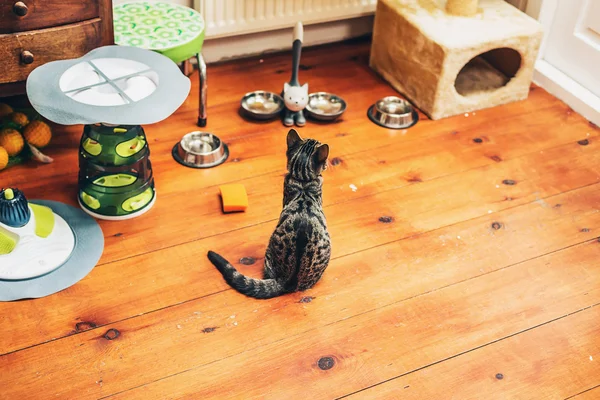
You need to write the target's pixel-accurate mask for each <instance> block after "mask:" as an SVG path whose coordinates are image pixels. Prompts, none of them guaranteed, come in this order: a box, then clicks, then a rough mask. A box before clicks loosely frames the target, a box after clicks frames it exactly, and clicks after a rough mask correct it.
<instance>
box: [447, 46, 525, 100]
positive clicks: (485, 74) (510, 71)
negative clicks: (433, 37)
mask: <svg viewBox="0 0 600 400" xmlns="http://www.w3.org/2000/svg"><path fill="white" fill-rule="evenodd" d="M521 61H522V60H521V55H520V54H519V52H518V51H516V50H514V49H510V48H508V47H503V48H498V49H493V50H490V51H487V52H485V53H482V54H480V55H478V56H476V57H474V58H472V59H471V60H470V61H469V62H468V63H467V64H466V65H465V66H464V67H462V69H461V70H460V72H459V73H458V75H457V76H456V80H455V82H454V87H455V88H456V91H457V92H458V93H459V94H460V95H462V96H472V95H476V94H480V93H483V92H489V91H493V90H496V89H499V88H501V87H503V86H506V85H507V84H508V82H510V80H511V79H512V78H514V77H515V75H516V74H517V72H518V71H519V69H520V68H521Z"/></svg>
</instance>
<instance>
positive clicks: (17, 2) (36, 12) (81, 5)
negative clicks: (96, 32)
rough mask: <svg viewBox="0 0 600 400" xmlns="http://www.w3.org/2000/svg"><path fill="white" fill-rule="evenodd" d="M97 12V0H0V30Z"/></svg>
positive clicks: (50, 23)
mask: <svg viewBox="0 0 600 400" xmlns="http://www.w3.org/2000/svg"><path fill="white" fill-rule="evenodd" d="M99 16H100V7H99V1H98V0H0V34H1V33H14V32H24V31H30V30H34V29H41V28H50V27H53V26H59V25H66V24H71V23H74V22H80V21H85V20H88V19H93V18H97V17H99Z"/></svg>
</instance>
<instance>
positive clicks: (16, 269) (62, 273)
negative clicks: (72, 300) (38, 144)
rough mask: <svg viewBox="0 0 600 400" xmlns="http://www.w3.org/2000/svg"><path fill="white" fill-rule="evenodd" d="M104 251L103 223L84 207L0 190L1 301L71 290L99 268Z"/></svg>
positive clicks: (13, 190)
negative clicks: (95, 268)
mask: <svg viewBox="0 0 600 400" xmlns="http://www.w3.org/2000/svg"><path fill="white" fill-rule="evenodd" d="M103 250H104V235H103V234H102V230H101V229H100V226H99V225H98V223H97V222H96V221H95V220H94V219H93V218H92V217H90V216H89V215H87V214H86V213H84V212H83V211H82V210H80V209H78V208H75V207H72V206H69V205H67V204H63V203H59V202H56V201H47V200H33V201H31V202H30V201H28V200H27V198H26V197H25V195H24V194H23V192H21V191H20V190H19V189H17V188H5V189H0V301H14V300H20V299H31V298H39V297H44V296H48V295H51V294H53V293H56V292H59V291H61V290H63V289H66V288H68V287H70V286H72V285H74V284H75V283H77V282H79V281H80V280H81V279H83V278H84V277H85V276H86V275H87V274H88V273H89V272H90V271H91V270H92V269H93V268H94V266H95V265H96V264H97V263H98V261H99V260H100V257H101V255H102V252H103Z"/></svg>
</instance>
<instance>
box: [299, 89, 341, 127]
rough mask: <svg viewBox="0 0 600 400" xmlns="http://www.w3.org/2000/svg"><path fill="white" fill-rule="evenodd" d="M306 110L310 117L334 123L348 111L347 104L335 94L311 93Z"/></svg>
mask: <svg viewBox="0 0 600 400" xmlns="http://www.w3.org/2000/svg"><path fill="white" fill-rule="evenodd" d="M305 110H306V113H307V114H308V116H310V117H312V118H314V119H317V120H319V121H333V120H335V119H336V118H338V117H339V116H340V115H342V114H343V113H344V111H346V102H345V101H344V99H342V98H341V97H339V96H336V95H335V94H331V93H326V92H318V93H311V94H310V95H309V96H308V104H307V105H306V109H305Z"/></svg>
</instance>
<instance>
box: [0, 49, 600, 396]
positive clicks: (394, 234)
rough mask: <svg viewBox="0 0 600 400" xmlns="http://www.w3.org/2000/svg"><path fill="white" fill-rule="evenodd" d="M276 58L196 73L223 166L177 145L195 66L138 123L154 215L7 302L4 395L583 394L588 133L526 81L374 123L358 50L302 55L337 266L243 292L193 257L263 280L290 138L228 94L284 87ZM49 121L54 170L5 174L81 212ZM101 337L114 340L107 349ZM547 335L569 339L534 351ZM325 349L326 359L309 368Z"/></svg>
mask: <svg viewBox="0 0 600 400" xmlns="http://www.w3.org/2000/svg"><path fill="white" fill-rule="evenodd" d="M289 61H290V60H289V55H287V54H285V55H270V56H268V57H265V58H264V59H263V61H262V62H260V60H259V59H251V60H244V61H238V62H233V63H226V64H221V65H218V66H209V79H210V94H209V96H210V97H209V127H210V129H211V130H212V131H214V132H215V133H217V134H218V135H219V136H221V137H222V138H223V139H224V140H225V141H226V142H227V143H228V144H229V146H230V149H231V152H232V156H231V159H230V160H229V161H228V162H227V163H226V164H224V165H222V166H220V167H218V168H215V169H211V170H203V171H197V170H189V169H185V168H183V167H181V166H179V164H176V163H175V162H174V161H173V160H172V158H171V156H170V148H171V147H172V145H173V144H174V143H175V141H176V140H177V139H178V138H179V137H180V136H181V135H183V134H184V133H186V132H187V131H190V130H194V129H195V128H194V125H193V123H194V109H195V105H196V104H197V97H196V95H195V93H196V89H195V88H197V81H196V77H195V76H194V77H193V85H194V87H195V88H193V89H192V90H193V92H192V95H191V96H190V98H189V99H188V100H187V101H186V103H185V104H184V105H183V106H182V108H181V109H180V110H179V111H178V112H177V113H176V114H175V115H174V116H172V117H171V118H169V119H168V120H167V121H164V122H162V123H159V124H156V125H153V126H149V127H147V128H146V130H147V133H148V135H149V138H150V145H151V151H152V160H153V167H154V171H155V175H156V184H157V188H158V196H159V197H158V202H157V204H156V206H155V208H154V209H153V210H151V212H150V213H149V214H147V215H146V216H144V217H142V218H139V219H137V220H134V222H131V223H126V224H123V223H114V222H101V226H102V229H103V231H104V234H105V238H106V248H105V252H104V255H103V257H102V260H101V262H100V264H99V266H98V267H96V268H95V269H94V270H93V271H92V273H91V274H90V275H89V276H88V277H86V278H85V279H84V280H83V281H81V282H80V283H78V284H77V285H75V286H73V287H72V288H69V289H68V290H65V291H63V292H61V293H58V294H56V295H54V296H50V297H47V298H44V299H39V300H33V301H23V302H16V303H2V304H0V326H1V332H2V340H0V371H2V373H0V385H1V386H2V388H3V391H0V399H3V398H7V399H13V398H36V399H37V398H41V399H43V398H68V399H72V398H77V399H88V398H89V399H95V398H106V397H109V398H123V399H130V398H132V399H135V398H140V399H142V398H143V399H150V398H156V399H162V398H219V399H220V398H275V399H278V398H283V397H286V396H287V397H297V396H298V394H299V393H302V394H307V393H310V396H309V397H310V398H315V399H317V398H337V397H341V396H346V395H352V396H353V397H355V398H398V397H397V396H398V395H401V396H402V398H404V392H405V389H404V386H406V385H409V386H410V388H411V389H410V392H408V391H407V393H410V394H407V396H413V397H412V398H447V397H443V395H444V394H448V393H452V394H455V397H454V398H460V399H462V398H476V397H469V396H477V395H481V394H482V393H485V394H486V395H485V396H484V397H485V398H519V399H526V398H532V399H534V398H567V397H571V396H576V395H579V396H580V397H575V398H581V399H587V398H593V397H589V396H590V393H592V396H593V394H594V392H597V390H596V389H594V388H595V387H596V386H597V385H598V384H600V374H598V367H597V365H598V364H597V362H593V361H590V360H588V362H589V363H590V364H589V365H588V364H586V365H585V366H584V365H578V364H577V362H578V361H580V360H578V359H575V357H574V354H579V353H580V352H585V351H588V349H589V348H590V346H591V348H592V350H594V351H597V350H598V346H599V343H600V339H598V333H599V332H598V331H597V326H598V324H596V325H592V323H591V322H593V321H594V318H595V320H596V322H597V321H598V318H597V317H598V314H597V309H598V308H597V307H593V306H595V305H597V304H598V303H600V292H599V290H598V287H600V286H599V285H598V283H600V267H599V266H598V265H597V260H598V256H599V255H600V254H599V252H600V242H598V241H597V237H598V235H599V234H598V232H599V231H600V212H598V211H599V208H600V184H599V182H600V153H598V151H597V145H598V142H599V141H598V135H599V133H600V130H599V129H598V128H597V127H594V126H593V125H591V124H589V123H588V122H587V121H585V120H584V119H583V118H582V117H581V116H579V115H577V114H575V113H574V112H573V111H572V110H570V109H569V108H568V107H567V106H566V105H565V104H564V103H562V102H560V101H558V100H557V99H555V98H554V97H552V96H550V95H549V94H548V93H546V92H545V91H544V90H542V89H540V88H537V87H532V91H531V93H530V97H529V99H528V100H526V101H523V102H517V103H511V104H508V105H505V106H501V107H496V108H493V109H489V110H482V111H478V112H476V113H471V114H470V115H469V116H468V117H466V116H462V115H461V116H457V117H453V118H449V119H445V120H442V121H430V120H428V119H427V118H426V117H424V116H423V115H421V119H422V120H421V122H420V123H419V124H418V125H416V126H415V127H413V128H411V129H409V130H406V131H388V130H385V129H382V128H379V127H376V126H375V125H373V124H372V123H371V122H370V121H369V120H368V119H367V118H366V115H365V114H366V109H367V107H368V105H369V104H370V103H372V102H373V101H375V100H376V99H377V98H379V97H382V96H385V95H389V94H393V93H394V92H393V90H391V89H390V88H389V87H388V86H387V85H386V84H385V83H384V82H383V81H381V80H380V79H379V78H378V77H377V76H376V75H375V74H374V73H373V72H372V71H370V69H369V68H368V43H351V44H345V45H343V46H337V47H335V48H332V47H325V48H317V49H307V50H305V51H304V52H303V63H305V64H306V65H307V66H308V67H309V68H307V69H305V70H303V71H302V79H306V80H307V81H309V85H311V91H312V89H314V90H328V91H332V92H335V93H337V94H339V95H342V96H343V97H344V98H345V99H346V100H347V101H348V104H349V108H348V111H347V112H346V114H345V115H344V118H343V119H342V120H341V121H340V122H339V123H336V124H331V125H323V124H314V123H312V124H311V123H309V125H307V127H305V128H302V130H301V134H303V135H305V136H312V137H315V138H318V139H319V140H321V141H324V142H327V143H329V144H330V146H331V159H335V162H334V163H333V165H332V166H331V167H330V169H329V170H328V171H326V173H325V187H324V206H325V213H326V216H327V218H328V222H329V226H330V231H331V235H332V240H333V245H334V251H333V260H332V262H331V265H330V267H329V269H328V270H327V272H326V274H325V275H324V277H323V280H322V281H321V282H320V283H319V284H318V285H317V286H316V287H315V288H314V289H312V290H310V291H308V292H305V293H301V294H293V295H289V296H284V297H282V298H278V299H274V300H270V301H256V300H250V299H247V298H244V297H243V296H241V295H239V294H237V293H235V292H233V291H231V290H229V289H228V286H227V285H226V284H225V283H224V282H223V281H222V278H220V276H219V275H218V273H216V271H215V270H214V267H212V265H210V264H209V263H208V262H207V261H206V259H205V254H206V251H207V250H208V249H214V250H217V251H219V252H221V253H222V254H223V255H224V256H226V257H227V258H228V259H230V260H231V261H232V262H233V263H234V264H235V265H236V266H237V267H238V268H239V269H240V270H241V271H243V272H244V273H247V274H249V275H253V276H259V275H260V268H261V266H262V256H263V254H264V250H265V246H266V243H267V240H268V237H269V234H270V233H271V231H272V229H273V227H274V224H275V221H276V219H277V218H278V212H279V210H280V208H281V196H282V193H281V190H282V180H283V176H282V175H283V173H284V172H285V170H284V167H285V154H284V152H285V133H286V129H285V128H283V127H282V126H281V124H280V123H278V122H272V123H267V124H254V123H248V122H245V121H244V120H243V119H242V118H241V117H240V116H239V115H238V114H237V108H238V105H239V98H240V96H241V95H242V94H243V93H245V92H246V91H250V90H255V89H259V88H265V89H270V90H273V91H278V87H279V86H280V85H281V83H282V82H283V80H285V79H286V76H287V75H286V74H287V72H285V74H284V73H282V72H281V71H287V68H288V64H289ZM342 63H343V68H342V67H340V65H341V64H342ZM334 78H335V79H334ZM57 130H58V131H59V132H60V133H59V134H58V135H56V139H55V142H54V143H53V145H52V147H51V148H50V149H49V150H48V153H49V154H50V155H51V156H53V157H55V158H56V162H55V163H54V164H51V165H47V166H35V165H28V166H21V167H17V168H13V169H11V170H9V171H10V172H6V173H3V174H0V186H5V185H6V184H7V182H10V183H11V185H15V186H19V187H21V188H23V189H25V190H26V191H27V194H28V195H29V197H31V198H36V197H38V198H39V197H43V198H50V199H55V200H61V201H65V202H68V203H70V204H75V202H74V198H75V193H76V170H77V167H76V165H77V161H76V160H77V145H78V136H79V135H80V132H81V128H80V127H71V128H57ZM475 138H481V141H474V140H473V139H475ZM582 140H586V142H582ZM477 142H480V143H477ZM32 175H35V176H36V179H32ZM7 178H10V181H7ZM507 179H509V180H513V181H514V183H515V184H514V185H507V184H505V183H503V181H505V180H507ZM225 182H241V183H244V184H245V186H246V188H247V190H248V194H249V200H250V208H249V210H248V212H246V213H244V214H237V215H227V216H224V215H222V214H221V212H220V205H219V198H218V195H217V194H218V188H217V185H219V184H221V183H225ZM350 185H354V186H356V189H355V190H353V189H352V188H351V186H350ZM381 217H392V222H391V223H383V222H381V221H380V218H381ZM242 257H253V258H254V259H255V260H256V263H255V264H254V265H250V266H245V265H241V264H240V263H239V262H238V260H239V259H240V258H242ZM303 297H306V298H305V299H304V301H305V302H300V300H301V299H302V298H303ZM308 301H310V302H308ZM590 307H592V308H590ZM568 321H570V322H568ZM569 324H571V325H572V326H573V327H576V329H574V330H572V331H568V330H567V329H566V327H568V326H569ZM586 324H587V325H586ZM213 328H214V329H213ZM109 329H117V330H118V331H119V332H120V333H121V335H120V336H119V337H118V338H117V339H116V340H111V341H109V340H106V339H105V338H104V334H105V333H106V332H107V331H108V330H109ZM549 332H550V333H552V332H554V333H556V335H557V337H553V338H550V337H547V336H548V335H549ZM545 340H546V342H545ZM556 342H561V343H569V344H570V346H569V347H567V348H565V349H562V350H561V351H562V352H561V351H558V350H556V351H552V352H547V353H544V351H543V350H544V349H547V348H549V347H553V346H555V343H556ZM528 344H536V345H537V347H536V346H531V345H528ZM586 346H587V347H586ZM590 351H591V350H590ZM497 354H503V355H504V356H505V358H503V359H502V360H500V361H497V362H492V361H491V360H492V359H493V358H494V356H495V355H497ZM589 356H592V358H593V351H592V352H591V353H590V354H589V355H588V357H589ZM322 357H331V358H332V359H333V360H334V366H333V368H331V369H329V370H326V371H323V370H321V369H319V367H318V360H319V359H320V358H322ZM558 358H561V360H560V363H559V364H557V365H559V367H560V368H562V370H561V369H560V368H558V371H569V370H570V369H576V371H575V372H573V373H571V374H570V375H569V374H567V375H568V376H565V378H564V380H563V381H564V384H561V382H563V381H561V379H560V374H559V373H558V372H555V373H554V372H553V373H552V374H548V376H545V377H541V376H540V375H543V374H544V372H545V371H546V368H547V366H548V365H549V364H552V363H554V362H556V360H557V359H558ZM597 359H598V360H599V361H600V354H598V357H597ZM511 360H513V361H514V360H518V361H519V362H518V363H517V364H515V365H512V364H511V363H510V362H509V361H511ZM501 361H502V362H501ZM484 367H485V368H484ZM492 367H497V368H500V367H502V368H503V370H504V371H507V372H506V375H507V377H506V379H502V380H497V379H496V378H494V376H495V373H494V374H492V375H491V377H492V378H493V379H492V378H490V375H489V374H490V370H489V368H492ZM509 367H512V369H511V368H509ZM461 370H465V371H466V370H468V371H469V373H468V374H467V375H461ZM438 371H449V372H442V375H444V378H443V379H436V378H435V377H436V375H437V374H438V373H439V372H438ZM465 376H468V378H469V379H466V378H465ZM509 376H510V378H509ZM411 379H414V381H411ZM408 381H411V382H417V383H415V384H414V386H413V384H410V383H408V384H404V385H402V384H403V383H404V382H408ZM497 381H500V384H502V385H504V386H502V387H501V388H500V389H499V387H498V382H497ZM470 382H471V383H472V384H469V383H470ZM309 388H310V389H309ZM542 389H543V390H545V391H541V390H542ZM407 390H408V389H407ZM33 393H35V395H33ZM353 393H354V394H353ZM536 393H544V396H546V397H536V396H535V394H536ZM440 396H441V397H440ZM494 396H496V397H494ZM503 396H504V397H503ZM585 396H588V397H585ZM407 398H411V397H407Z"/></svg>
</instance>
